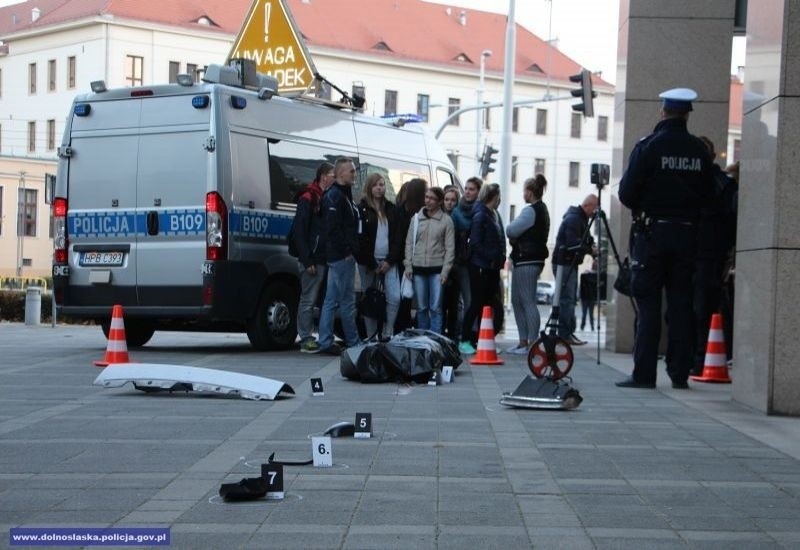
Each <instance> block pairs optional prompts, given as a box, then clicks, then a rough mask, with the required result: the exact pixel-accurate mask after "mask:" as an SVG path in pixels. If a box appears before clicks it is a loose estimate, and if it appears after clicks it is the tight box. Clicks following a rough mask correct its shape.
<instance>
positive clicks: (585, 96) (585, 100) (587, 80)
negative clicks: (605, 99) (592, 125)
mask: <svg viewBox="0 0 800 550" xmlns="http://www.w3.org/2000/svg"><path fill="white" fill-rule="evenodd" d="M569 80H570V82H580V84H581V87H580V88H578V89H577V90H571V91H570V93H571V94H572V97H579V98H581V99H582V103H575V104H573V105H572V110H573V111H578V112H581V113H583V116H585V117H588V118H591V117H593V116H594V98H596V97H597V92H595V91H594V90H592V73H591V72H589V71H588V70H587V69H583V70H582V71H581V72H580V73H578V74H574V75H572V76H570V77H569Z"/></svg>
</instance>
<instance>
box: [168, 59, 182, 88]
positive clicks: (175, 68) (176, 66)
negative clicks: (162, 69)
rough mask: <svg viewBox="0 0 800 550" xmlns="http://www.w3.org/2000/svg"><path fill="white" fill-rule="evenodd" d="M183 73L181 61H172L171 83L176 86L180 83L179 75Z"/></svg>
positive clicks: (170, 64)
mask: <svg viewBox="0 0 800 550" xmlns="http://www.w3.org/2000/svg"><path fill="white" fill-rule="evenodd" d="M179 72H181V62H180V61H170V62H169V83H170V84H175V83H176V82H178V73H179Z"/></svg>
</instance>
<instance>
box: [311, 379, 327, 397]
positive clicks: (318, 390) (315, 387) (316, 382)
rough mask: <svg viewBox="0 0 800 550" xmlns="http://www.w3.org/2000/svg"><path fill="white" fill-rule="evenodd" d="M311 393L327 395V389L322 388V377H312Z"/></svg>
mask: <svg viewBox="0 0 800 550" xmlns="http://www.w3.org/2000/svg"><path fill="white" fill-rule="evenodd" d="M311 395H315V396H316V395H325V390H324V389H323V388H322V378H312V379H311Z"/></svg>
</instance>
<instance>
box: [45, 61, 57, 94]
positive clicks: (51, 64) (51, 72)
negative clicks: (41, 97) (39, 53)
mask: <svg viewBox="0 0 800 550" xmlns="http://www.w3.org/2000/svg"><path fill="white" fill-rule="evenodd" d="M47 91H48V92H55V91H56V60H55V59H51V60H50V61H48V62H47Z"/></svg>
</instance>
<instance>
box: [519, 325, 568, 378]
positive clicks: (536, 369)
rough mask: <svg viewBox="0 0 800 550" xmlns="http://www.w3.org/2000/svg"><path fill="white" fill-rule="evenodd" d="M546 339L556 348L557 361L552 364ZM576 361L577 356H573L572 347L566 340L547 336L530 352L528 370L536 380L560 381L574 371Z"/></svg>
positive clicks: (537, 342) (555, 357) (536, 343)
mask: <svg viewBox="0 0 800 550" xmlns="http://www.w3.org/2000/svg"><path fill="white" fill-rule="evenodd" d="M545 338H547V339H549V340H550V341H552V342H553V344H554V346H555V353H554V359H555V361H554V362H553V363H552V364H551V362H550V359H549V358H548V357H547V351H546V349H545V341H544V339H545ZM574 361H575V356H574V355H573V354H572V347H570V345H569V343H567V341H566V340H564V339H563V338H560V337H559V336H555V335H553V336H550V335H545V336H543V337H540V338H538V339H537V340H536V341H535V342H534V343H533V345H532V346H531V349H530V350H529V351H528V368H529V369H530V371H531V373H533V375H534V376H535V377H536V378H550V379H551V380H560V379H561V378H564V377H565V376H566V375H567V373H568V372H569V371H570V369H572V364H573V363H574Z"/></svg>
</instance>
